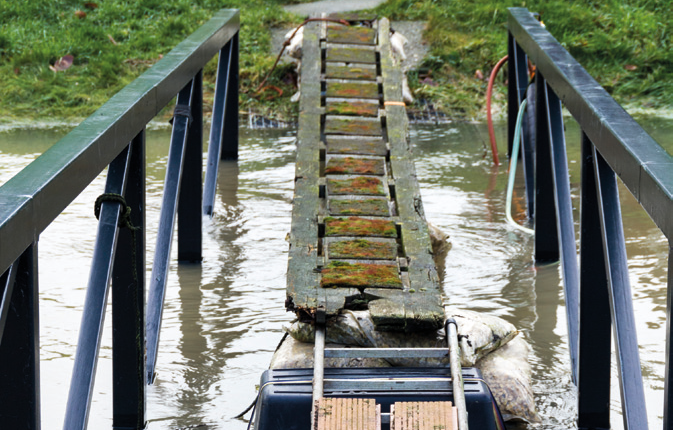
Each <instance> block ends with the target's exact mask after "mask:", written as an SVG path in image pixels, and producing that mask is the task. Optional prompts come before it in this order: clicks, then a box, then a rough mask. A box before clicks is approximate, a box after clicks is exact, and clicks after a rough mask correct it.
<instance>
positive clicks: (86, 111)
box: [0, 0, 297, 122]
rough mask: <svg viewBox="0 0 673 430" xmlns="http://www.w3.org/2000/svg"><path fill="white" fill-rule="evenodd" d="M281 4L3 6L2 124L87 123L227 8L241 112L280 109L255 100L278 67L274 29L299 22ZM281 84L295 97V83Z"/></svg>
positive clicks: (117, 1)
mask: <svg viewBox="0 0 673 430" xmlns="http://www.w3.org/2000/svg"><path fill="white" fill-rule="evenodd" d="M281 3H282V2H281V1H277V2H276V1H274V0H227V1H226V2H223V1H216V0H197V1H192V0H171V1H166V0H139V1H133V2H128V1H124V0H105V1H103V0H99V1H95V2H88V1H76V0H51V1H46V0H37V1H34V2H16V1H14V0H0V22H1V23H2V32H0V76H2V79H0V93H2V103H1V104H0V118H2V120H1V121H5V122H7V121H13V120H16V119H21V120H24V121H25V120H26V119H31V118H34V119H38V118H62V119H72V118H85V117H86V116H88V115H90V114H91V113H93V112H94V111H95V110H96V109H97V108H98V107H100V105H102V104H103V103H104V102H105V101H107V100H108V99H109V98H110V97H111V96H112V95H113V94H115V93H116V92H117V91H119V90H120V89H121V88H123V87H124V86H125V85H127V84H128V83H129V82H131V81H132V80H133V79H135V78H136V77H137V76H139V75H140V74H141V73H142V72H144V71H145V70H147V69H148V68H149V67H151V66H152V64H154V63H155V62H157V61H158V60H159V59H160V58H161V57H162V56H163V55H164V54H166V53H167V52H169V51H170V50H171V49H172V48H173V47H174V46H175V45H177V44H178V43H179V42H180V41H181V40H183V39H184V38H185V37H186V36H188V35H189V34H191V33H192V32H193V31H194V30H196V29H197V28H198V27H199V26H200V25H201V24H203V23H204V22H205V21H207V20H208V19H209V18H210V17H211V16H212V15H213V13H214V12H215V11H217V10H219V9H221V8H223V7H228V8H239V9H241V37H240V49H241V57H240V59H241V93H242V94H241V101H242V108H243V109H246V108H247V107H248V106H254V107H255V109H256V110H264V109H273V108H275V105H277V104H279V102H277V101H276V102H273V101H272V102H267V101H266V100H265V98H266V97H267V95H266V94H261V95H259V96H255V97H253V96H248V93H251V91H250V88H251V87H253V86H254V85H256V83H257V82H259V81H261V79H262V78H263V75H264V74H265V73H266V71H267V70H268V69H269V68H270V67H271V65H272V64H273V58H272V56H271V55H270V54H269V46H270V43H271V42H270V41H271V36H270V33H269V28H271V27H273V26H276V25H280V24H283V23H287V22H293V19H294V20H296V19H297V18H296V17H292V16H290V15H289V14H287V13H285V12H284V11H283V10H282V8H281V7H280V4H281ZM65 55H72V56H73V58H74V61H73V64H72V66H71V67H70V68H68V69H67V70H65V71H58V72H54V71H52V70H50V68H49V66H50V65H53V64H54V63H55V62H56V61H57V60H58V59H59V58H61V57H63V56H65ZM215 69H216V65H215V63H214V62H211V64H209V66H208V67H207V68H206V70H205V71H204V74H205V81H206V84H205V87H206V92H207V93H212V88H213V84H214V76H213V75H214V72H215ZM279 72H282V70H280V71H279ZM279 76H280V77H282V76H281V75H279ZM274 84H275V85H277V86H278V87H280V88H281V89H282V90H284V91H285V92H288V93H292V92H293V91H294V89H293V88H292V84H291V83H283V82H282V81H281V80H278V81H277V82H274ZM206 98H208V94H207V95H206ZM280 110H282V109H280Z"/></svg>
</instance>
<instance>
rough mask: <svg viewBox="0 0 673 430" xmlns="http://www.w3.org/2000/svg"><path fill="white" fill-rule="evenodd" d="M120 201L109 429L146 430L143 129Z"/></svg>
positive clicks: (133, 147) (133, 145) (135, 142)
mask: <svg viewBox="0 0 673 430" xmlns="http://www.w3.org/2000/svg"><path fill="white" fill-rule="evenodd" d="M130 150H131V153H130V157H131V159H130V163H129V169H128V172H127V184H128V185H127V186H126V192H125V196H124V197H125V200H126V204H127V205H128V207H130V208H131V223H132V224H133V226H134V227H136V228H137V230H136V231H135V232H131V231H130V230H128V229H126V228H123V229H121V230H120V231H119V236H118V238H117V252H116V254H115V260H114V267H113V271H112V375H113V390H112V392H113V394H112V397H113V399H112V410H113V412H112V413H113V415H112V427H113V429H115V430H117V429H119V430H121V429H133V430H139V429H142V428H144V427H145V386H146V385H145V130H142V131H141V132H140V133H139V134H138V135H137V136H136V137H135V138H134V139H133V140H132V141H131V147H130Z"/></svg>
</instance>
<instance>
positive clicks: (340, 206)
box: [327, 198, 390, 216]
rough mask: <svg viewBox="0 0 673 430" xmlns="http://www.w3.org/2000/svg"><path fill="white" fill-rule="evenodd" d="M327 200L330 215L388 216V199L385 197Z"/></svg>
mask: <svg viewBox="0 0 673 430" xmlns="http://www.w3.org/2000/svg"><path fill="white" fill-rule="evenodd" d="M327 201H328V204H327V205H328V210H329V213H330V215H370V216H390V206H389V203H388V202H389V200H388V199H386V198H368V199H343V198H341V199H338V198H328V200H327Z"/></svg>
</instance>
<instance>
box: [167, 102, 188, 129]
mask: <svg viewBox="0 0 673 430" xmlns="http://www.w3.org/2000/svg"><path fill="white" fill-rule="evenodd" d="M176 116H184V117H186V118H187V127H189V126H190V125H191V123H192V108H191V107H189V105H175V109H173V118H171V119H169V120H168V122H169V123H170V124H171V125H172V124H173V120H174V119H175V117H176Z"/></svg>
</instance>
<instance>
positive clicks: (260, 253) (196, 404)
mask: <svg viewBox="0 0 673 430" xmlns="http://www.w3.org/2000/svg"><path fill="white" fill-rule="evenodd" d="M641 123H642V124H643V125H644V126H645V128H646V129H647V130H648V131H649V132H651V133H652V135H653V137H655V139H657V140H658V141H659V142H660V143H662V144H663V145H664V146H666V147H667V150H668V151H669V153H673V139H672V137H671V136H673V120H671V119H660V118H648V119H646V120H645V121H641ZM566 130H567V133H566V135H567V139H568V141H569V158H570V173H571V181H572V185H571V187H572V192H573V196H574V197H575V198H577V197H578V196H579V178H580V174H579V163H578V162H577V160H578V159H579V149H578V137H579V131H578V129H577V126H576V125H575V124H574V123H573V122H571V121H568V123H567V127H566ZM64 133H65V130H21V131H16V130H15V131H5V132H0V165H1V166H2V168H1V169H0V184H1V183H4V182H5V181H7V180H8V179H9V178H10V177H11V176H12V175H13V174H15V173H16V172H17V171H19V170H20V169H21V168H22V167H24V166H25V165H27V164H28V163H29V162H30V161H31V160H33V159H34V158H36V157H37V156H38V155H39V154H40V153H42V152H44V151H45V150H46V149H47V148H48V147H49V146H50V145H52V144H53V143H54V142H56V141H57V140H58V138H59V137H60V136H62V135H63V134H64ZM294 135H295V131H294V130H271V131H260V130H247V129H241V142H240V160H239V161H238V163H233V162H227V163H223V164H222V166H221V169H220V179H219V186H218V190H217V199H216V206H215V215H214V217H213V219H212V220H209V219H204V243H203V255H204V260H203V263H202V264H201V265H182V264H181V265H178V264H177V263H174V264H172V265H171V269H170V270H171V273H170V275H169V278H168V279H169V280H168V288H167V295H166V306H165V310H164V320H163V327H162V332H161V348H160V353H159V360H158V365H157V374H158V376H157V380H156V383H155V384H154V385H153V386H152V387H150V389H149V392H148V396H147V418H148V420H149V426H148V428H149V429H151V430H164V429H182V428H199V429H218V430H219V429H234V430H236V429H241V430H242V429H245V428H246V427H247V421H246V420H245V419H235V418H232V417H233V416H235V415H237V414H238V413H239V412H241V411H243V410H244V409H245V408H246V407H247V406H248V405H249V404H250V403H251V402H252V401H253V399H254V397H255V394H256V384H258V381H259V376H260V374H261V373H262V372H263V370H264V369H266V368H267V367H268V364H269V360H270V359H271V355H272V354H273V351H274V350H275V348H276V345H277V343H278V341H279V340H280V338H281V336H282V333H283V325H284V324H287V323H289V322H290V321H291V320H292V315H291V314H288V313H286V312H285V309H284V300H285V272H286V268H287V248H288V244H287V242H286V241H285V236H286V234H287V233H288V231H289V229H290V211H291V199H292V194H293V186H294V183H293V176H294V155H295V146H294ZM169 136H170V132H169V131H168V130H158V131H151V132H149V133H148V142H147V156H148V165H147V175H148V185H147V204H148V211H147V217H148V219H147V243H148V246H147V247H148V262H147V267H148V272H147V273H146V276H148V277H149V274H150V273H149V270H150V269H151V262H152V261H151V260H152V250H153V247H154V242H155V233H156V225H157V220H158V215H159V212H158V207H159V203H160V199H161V194H162V187H163V178H164V172H165V167H166V160H167V152H168V140H169ZM411 137H412V141H413V143H414V145H415V157H416V158H415V160H416V168H417V172H418V177H419V181H420V183H421V188H422V193H423V199H424V206H425V211H426V214H427V217H428V219H429V220H430V221H431V222H432V223H434V224H435V225H437V226H438V227H440V228H442V229H443V230H445V231H446V232H448V233H449V234H450V235H451V241H452V242H453V249H452V250H451V251H450V252H449V254H448V257H447V259H446V264H445V267H444V268H443V270H444V272H445V278H444V284H443V286H444V291H445V295H446V297H447V298H448V301H449V302H450V303H451V304H452V305H454V306H457V307H464V308H468V309H473V310H478V311H484V312H488V313H490V314H493V315H498V316H501V317H503V318H505V319H506V320H508V321H510V322H512V323H514V324H515V325H516V326H517V328H519V329H520V330H522V331H523V332H524V334H525V336H526V338H527V339H528V340H529V341H530V342H531V344H532V346H533V353H532V355H531V357H530V360H531V363H532V367H533V389H534V391H535V396H536V401H537V406H538V408H539V411H540V413H541V415H542V417H543V424H542V426H541V428H545V429H567V428H574V423H573V421H574V418H575V402H576V395H575V391H574V388H573V386H572V383H571V381H570V372H569V362H570V360H569V356H568V348H567V336H566V320H565V308H564V304H563V298H562V289H561V281H560V274H559V266H558V265H547V266H536V265H535V264H534V262H533V240H532V238H531V237H530V236H528V235H526V234H525V233H522V232H520V231H518V230H516V229H513V228H512V227H510V226H509V225H507V224H506V223H505V221H504V206H505V187H506V180H507V176H506V173H507V169H506V167H504V166H501V167H500V168H493V167H492V166H491V164H490V162H489V159H488V158H484V148H485V145H486V144H487V139H488V135H487V131H486V126H485V124H448V125H442V126H438V127H436V126H414V127H412V132H411ZM498 137H499V141H500V143H501V145H500V146H501V148H504V143H503V142H504V139H505V131H504V128H503V127H502V124H501V127H499V128H498ZM503 151H504V149H503ZM504 158H505V156H504V154H501V159H504ZM104 182H105V178H104V175H101V177H99V178H97V179H96V180H95V181H94V183H93V184H92V185H91V186H90V187H89V188H87V189H86V190H85V191H84V192H83V193H82V194H81V195H80V196H79V197H78V198H77V200H76V201H75V202H74V203H72V204H71V205H70V206H69V207H68V208H67V209H66V210H65V211H64V212H63V214H62V216H61V217H59V218H58V220H57V221H56V222H54V223H53V224H52V225H51V226H50V227H49V228H48V229H47V230H46V231H45V232H44V234H43V235H42V236H41V238H40V242H39V256H40V260H39V264H40V341H41V366H42V367H41V381H42V387H41V390H42V421H43V429H45V430H51V429H59V428H61V427H62V423H63V415H64V408H65V404H66V397H67V393H68V387H69V380H70V377H71V373H72V366H73V360H74V357H73V355H74V353H75V348H76V342H77V334H78V331H79V325H80V318H81V311H82V306H83V303H84V297H85V288H86V283H87V278H88V271H89V264H90V258H91V254H92V251H93V244H94V239H95V238H94V232H95V226H96V219H95V217H94V214H93V204H94V201H95V199H96V197H97V196H98V195H99V194H101V193H102V192H103V187H104ZM620 194H621V197H622V206H623V218H624V226H625V233H626V241H627V253H628V255H629V262H630V276H631V283H632V288H633V294H634V307H635V310H636V321H637V326H638V336H639V343H640V353H641V361H642V368H643V375H644V379H645V390H646V396H647V404H648V415H649V419H650V425H651V426H652V428H656V427H660V426H661V422H662V417H661V416H662V408H663V399H662V395H663V384H664V382H663V375H664V354H663V350H664V343H665V342H664V340H665V318H666V271H667V263H666V262H667V255H668V245H667V242H666V240H665V239H664V237H663V235H662V234H661V233H660V232H659V230H658V229H657V228H656V227H655V226H654V224H653V223H652V222H651V221H650V220H649V218H648V216H647V215H646V214H645V213H644V211H642V209H640V207H639V205H638V204H637V202H636V201H635V200H634V199H633V197H631V195H630V194H629V193H628V191H626V190H625V189H624V188H623V187H622V189H621V193H620ZM574 203H575V207H576V210H577V207H578V202H577V201H575V202H574ZM514 207H515V211H516V215H515V218H516V219H519V221H522V220H523V218H524V210H525V203H523V185H522V184H521V183H519V186H517V187H516V189H515V204H514ZM575 219H576V220H577V219H578V212H576V213H575ZM109 315H110V314H108V318H107V320H106V323H107V325H106V329H105V341H104V343H103V347H102V350H101V353H100V355H101V360H100V361H99V365H98V373H97V379H96V386H95V396H94V399H93V404H92V411H91V414H90V420H89V428H91V429H105V428H111V378H112V375H111V361H110V356H111V337H110V327H109V321H110V317H109ZM613 374H615V375H616V366H615V365H614V364H613ZM612 398H613V401H612V409H613V417H612V420H613V426H614V428H621V416H620V413H619V410H620V404H619V391H618V384H617V380H616V376H615V378H614V379H613V397H612ZM200 425H202V426H200Z"/></svg>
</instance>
